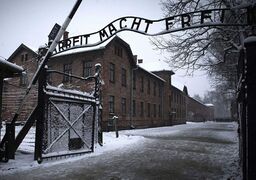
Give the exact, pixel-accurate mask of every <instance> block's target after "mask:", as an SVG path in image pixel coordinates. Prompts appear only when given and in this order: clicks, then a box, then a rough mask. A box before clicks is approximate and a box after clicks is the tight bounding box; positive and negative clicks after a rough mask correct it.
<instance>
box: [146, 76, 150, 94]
mask: <svg viewBox="0 0 256 180" xmlns="http://www.w3.org/2000/svg"><path fill="white" fill-rule="evenodd" d="M147 92H148V94H150V79H148V90H147Z"/></svg>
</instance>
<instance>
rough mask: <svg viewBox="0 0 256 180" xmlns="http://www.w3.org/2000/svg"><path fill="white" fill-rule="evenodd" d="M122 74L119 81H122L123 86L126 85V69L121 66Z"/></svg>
mask: <svg viewBox="0 0 256 180" xmlns="http://www.w3.org/2000/svg"><path fill="white" fill-rule="evenodd" d="M121 71H122V72H121V73H122V74H121V83H122V86H125V87H126V69H124V68H122V70H121Z"/></svg>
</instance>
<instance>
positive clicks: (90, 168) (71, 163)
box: [0, 122, 241, 179]
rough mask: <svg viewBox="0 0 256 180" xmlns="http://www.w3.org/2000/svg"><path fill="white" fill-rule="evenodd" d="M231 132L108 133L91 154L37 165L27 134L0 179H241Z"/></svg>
mask: <svg viewBox="0 0 256 180" xmlns="http://www.w3.org/2000/svg"><path fill="white" fill-rule="evenodd" d="M236 130H237V124H236V123H216V122H206V123H187V124H184V125H177V126H170V127H159V128H149V129H135V130H124V131H120V132H119V138H116V137H115V133H114V132H109V133H104V145H103V146H102V147H101V146H97V147H96V148H95V152H94V153H90V154H85V155H82V156H77V157H72V158H67V159H58V160H49V161H48V160H45V161H43V163H42V164H37V162H35V161H33V153H32V152H33V136H34V135H33V134H34V130H33V129H32V130H31V132H30V133H29V134H28V137H26V141H25V143H23V144H22V145H21V146H20V148H19V151H18V152H17V153H16V159H15V160H9V162H8V163H0V179H19V178H21V177H23V178H25V179H26V178H30V179H33V178H34V179H49V177H50V178H53V179H63V178H64V179H113V178H114V179H115V178H116V179H170V178H171V179H228V178H231V179H241V176H240V170H239V166H238V138H237V133H236ZM1 176H2V177H1ZM184 177H186V178H184Z"/></svg>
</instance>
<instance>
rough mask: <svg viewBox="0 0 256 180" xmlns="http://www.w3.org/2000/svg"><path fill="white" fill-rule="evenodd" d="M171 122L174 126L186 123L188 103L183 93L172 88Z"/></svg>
mask: <svg viewBox="0 0 256 180" xmlns="http://www.w3.org/2000/svg"><path fill="white" fill-rule="evenodd" d="M171 92H172V94H171V120H172V124H184V123H186V115H187V102H186V95H185V94H184V92H183V91H181V90H179V89H177V88H176V87H174V86H171Z"/></svg>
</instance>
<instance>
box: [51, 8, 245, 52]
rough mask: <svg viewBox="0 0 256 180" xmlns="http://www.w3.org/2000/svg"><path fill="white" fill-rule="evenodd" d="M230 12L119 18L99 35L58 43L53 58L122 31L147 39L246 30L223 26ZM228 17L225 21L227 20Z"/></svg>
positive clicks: (102, 40)
mask: <svg viewBox="0 0 256 180" xmlns="http://www.w3.org/2000/svg"><path fill="white" fill-rule="evenodd" d="M228 11H230V9H210V10H203V11H195V12H190V13H185V14H180V15H175V16H171V17H167V18H163V19H159V20H149V19H145V18H141V17H135V16H126V17H121V18H118V19H116V20H114V21H112V22H111V23H109V24H108V25H107V26H105V27H104V28H102V29H101V30H99V31H97V32H93V33H90V34H83V35H78V36H73V37H70V38H68V39H65V40H62V41H59V43H58V45H57V47H56V49H55V51H54V54H58V53H60V52H63V51H67V50H70V49H75V48H81V47H93V46H97V45H99V44H101V43H103V42H105V41H106V40H108V39H109V38H111V37H112V36H114V35H116V34H117V33H119V32H122V31H133V32H137V33H140V34H143V35H147V36H157V35H164V34H168V33H172V32H177V31H182V30H187V29H192V28H200V27H206V26H208V27H209V26H246V25H248V24H247V21H246V20H245V23H244V24H237V23H228V22H224V19H225V18H226V17H225V16H227V15H230V13H228ZM224 17H225V18H224Z"/></svg>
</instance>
